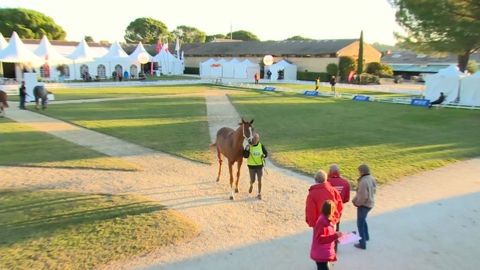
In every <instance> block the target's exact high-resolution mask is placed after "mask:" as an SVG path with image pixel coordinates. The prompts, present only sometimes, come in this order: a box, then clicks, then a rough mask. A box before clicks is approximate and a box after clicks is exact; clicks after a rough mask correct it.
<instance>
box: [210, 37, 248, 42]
mask: <svg viewBox="0 0 480 270" xmlns="http://www.w3.org/2000/svg"><path fill="white" fill-rule="evenodd" d="M210 42H243V40H240V39H229V38H213V40H212V41H210Z"/></svg>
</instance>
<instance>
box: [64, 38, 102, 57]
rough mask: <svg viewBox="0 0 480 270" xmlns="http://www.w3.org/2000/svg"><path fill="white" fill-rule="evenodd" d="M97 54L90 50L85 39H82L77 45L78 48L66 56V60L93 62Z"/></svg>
mask: <svg viewBox="0 0 480 270" xmlns="http://www.w3.org/2000/svg"><path fill="white" fill-rule="evenodd" d="M97 57H98V54H97V53H96V52H95V51H94V50H92V49H91V48H90V47H89V46H88V44H87V42H86V41H85V39H82V41H80V43H78V46H77V47H76V48H75V50H74V51H73V52H72V53H71V54H70V55H69V56H67V58H69V59H71V60H73V61H80V62H81V61H93V60H94V58H97Z"/></svg>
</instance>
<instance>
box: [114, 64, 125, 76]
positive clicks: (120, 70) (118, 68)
mask: <svg viewBox="0 0 480 270" xmlns="http://www.w3.org/2000/svg"><path fill="white" fill-rule="evenodd" d="M115 71H116V72H117V74H119V73H121V74H122V75H123V67H122V65H116V66H115Z"/></svg>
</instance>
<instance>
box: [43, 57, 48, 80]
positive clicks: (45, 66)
mask: <svg viewBox="0 0 480 270" xmlns="http://www.w3.org/2000/svg"><path fill="white" fill-rule="evenodd" d="M43 76H44V77H45V78H50V66H49V65H48V54H47V55H45V64H44V65H43Z"/></svg>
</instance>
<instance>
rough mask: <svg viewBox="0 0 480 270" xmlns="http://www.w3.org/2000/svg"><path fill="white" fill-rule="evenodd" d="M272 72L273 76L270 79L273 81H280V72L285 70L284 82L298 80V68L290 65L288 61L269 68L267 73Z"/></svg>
mask: <svg viewBox="0 0 480 270" xmlns="http://www.w3.org/2000/svg"><path fill="white" fill-rule="evenodd" d="M268 70H270V72H272V76H271V77H270V79H271V80H277V79H278V71H279V70H283V79H284V80H296V79H297V66H296V65H292V64H290V63H288V62H287V61H285V60H283V59H282V61H280V62H278V63H275V64H273V65H271V66H269V67H268V68H267V69H266V70H265V73H267V72H268Z"/></svg>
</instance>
